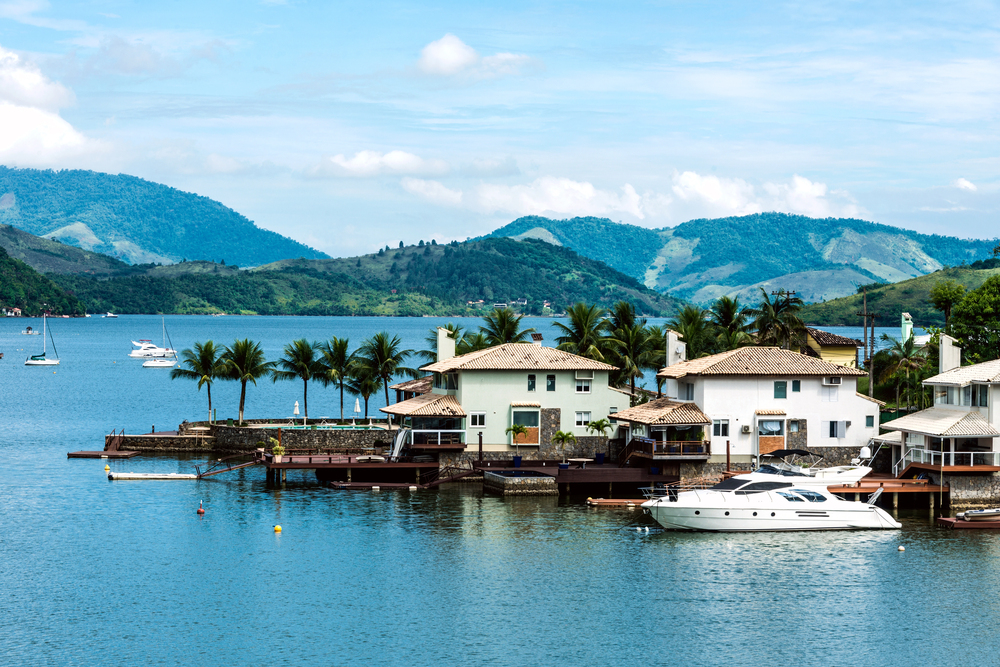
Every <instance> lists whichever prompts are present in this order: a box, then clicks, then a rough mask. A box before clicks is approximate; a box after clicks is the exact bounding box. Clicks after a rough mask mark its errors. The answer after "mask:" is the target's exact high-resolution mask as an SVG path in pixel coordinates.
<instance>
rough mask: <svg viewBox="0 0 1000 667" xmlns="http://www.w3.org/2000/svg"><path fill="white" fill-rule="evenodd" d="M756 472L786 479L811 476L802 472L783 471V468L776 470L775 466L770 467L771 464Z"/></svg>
mask: <svg viewBox="0 0 1000 667" xmlns="http://www.w3.org/2000/svg"><path fill="white" fill-rule="evenodd" d="M754 472H762V473H764V474H765V475H782V476H784V477H808V476H809V475H806V474H804V473H801V472H795V471H794V470H784V469H781V468H775V467H774V466H773V465H769V464H768V465H762V466H761V467H759V468H757V469H756V470H755V471H754Z"/></svg>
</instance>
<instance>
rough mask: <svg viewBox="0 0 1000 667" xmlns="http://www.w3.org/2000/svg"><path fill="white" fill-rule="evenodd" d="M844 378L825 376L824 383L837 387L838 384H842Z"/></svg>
mask: <svg viewBox="0 0 1000 667" xmlns="http://www.w3.org/2000/svg"><path fill="white" fill-rule="evenodd" d="M842 379H843V378H839V377H834V378H823V384H825V385H829V386H833V387H836V386H838V385H839V384H840V381H841V380H842Z"/></svg>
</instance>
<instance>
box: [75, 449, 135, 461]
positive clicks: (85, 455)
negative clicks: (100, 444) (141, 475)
mask: <svg viewBox="0 0 1000 667" xmlns="http://www.w3.org/2000/svg"><path fill="white" fill-rule="evenodd" d="M133 456H139V452H129V451H118V450H116V451H112V452H108V451H105V450H103V449H102V450H100V451H97V452H88V451H81V452H67V453H66V458H68V459H130V458H132V457H133Z"/></svg>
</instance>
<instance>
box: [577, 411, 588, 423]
mask: <svg viewBox="0 0 1000 667" xmlns="http://www.w3.org/2000/svg"><path fill="white" fill-rule="evenodd" d="M589 423H590V413H589V412H577V413H576V425H577V426H586V425H587V424H589Z"/></svg>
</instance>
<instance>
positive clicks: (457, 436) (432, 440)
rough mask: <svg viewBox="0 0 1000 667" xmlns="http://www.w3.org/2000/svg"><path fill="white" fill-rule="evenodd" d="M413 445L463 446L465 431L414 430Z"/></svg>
mask: <svg viewBox="0 0 1000 667" xmlns="http://www.w3.org/2000/svg"><path fill="white" fill-rule="evenodd" d="M412 442H413V444H414V445H417V446H420V445H464V444H465V431H429V430H419V431H418V430H414V431H413V441H412Z"/></svg>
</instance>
